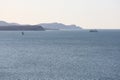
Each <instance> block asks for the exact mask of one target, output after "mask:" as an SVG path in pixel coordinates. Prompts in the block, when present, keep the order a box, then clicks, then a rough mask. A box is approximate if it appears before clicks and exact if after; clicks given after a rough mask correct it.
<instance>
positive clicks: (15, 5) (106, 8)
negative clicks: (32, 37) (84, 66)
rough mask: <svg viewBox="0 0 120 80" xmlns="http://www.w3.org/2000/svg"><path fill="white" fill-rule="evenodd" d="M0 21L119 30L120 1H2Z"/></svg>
mask: <svg viewBox="0 0 120 80" xmlns="http://www.w3.org/2000/svg"><path fill="white" fill-rule="evenodd" d="M0 20H2V21H7V22H16V23H21V24H39V23H51V22H60V23H64V24H76V25H78V26H80V27H83V28H85V29H92V28H96V29H120V0H0Z"/></svg>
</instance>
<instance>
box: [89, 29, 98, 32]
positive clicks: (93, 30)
mask: <svg viewBox="0 0 120 80" xmlns="http://www.w3.org/2000/svg"><path fill="white" fill-rule="evenodd" d="M89 32H98V30H96V29H91V30H89Z"/></svg>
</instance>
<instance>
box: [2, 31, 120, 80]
mask: <svg viewBox="0 0 120 80" xmlns="http://www.w3.org/2000/svg"><path fill="white" fill-rule="evenodd" d="M24 33H25V35H23V36H22V35H21V31H1V32H0V80H120V30H100V31H99V32H93V33H92V32H89V31H87V30H82V31H40V32H39V31H26V32H24Z"/></svg>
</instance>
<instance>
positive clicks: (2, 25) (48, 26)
mask: <svg viewBox="0 0 120 80" xmlns="http://www.w3.org/2000/svg"><path fill="white" fill-rule="evenodd" d="M37 29H38V30H79V29H81V27H79V26H76V25H65V24H62V23H57V22H56V23H41V24H37V25H21V24H18V23H8V22H5V21H0V30H37Z"/></svg>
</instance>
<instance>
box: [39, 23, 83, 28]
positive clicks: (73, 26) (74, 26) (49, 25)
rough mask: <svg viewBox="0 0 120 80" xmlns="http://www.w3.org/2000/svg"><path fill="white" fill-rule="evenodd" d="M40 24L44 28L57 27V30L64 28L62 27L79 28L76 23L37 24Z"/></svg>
mask: <svg viewBox="0 0 120 80" xmlns="http://www.w3.org/2000/svg"><path fill="white" fill-rule="evenodd" d="M38 25H41V26H42V27H43V28H45V29H59V30H62V29H63V30H64V29H67V30H68V29H70V30H71V29H72V30H78V29H81V28H80V27H79V26H76V25H65V24H62V23H42V24H38Z"/></svg>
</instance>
